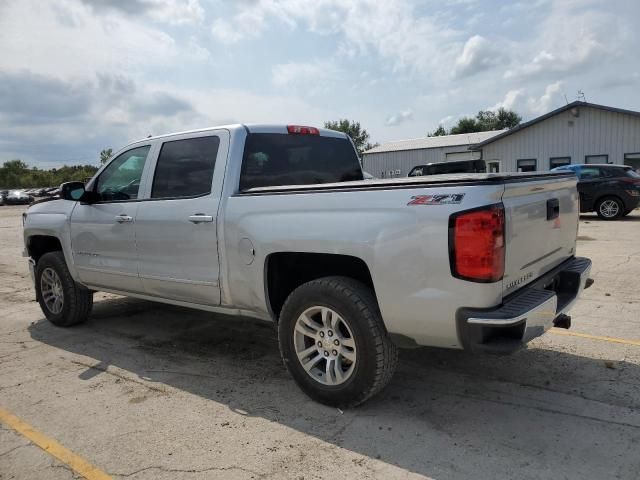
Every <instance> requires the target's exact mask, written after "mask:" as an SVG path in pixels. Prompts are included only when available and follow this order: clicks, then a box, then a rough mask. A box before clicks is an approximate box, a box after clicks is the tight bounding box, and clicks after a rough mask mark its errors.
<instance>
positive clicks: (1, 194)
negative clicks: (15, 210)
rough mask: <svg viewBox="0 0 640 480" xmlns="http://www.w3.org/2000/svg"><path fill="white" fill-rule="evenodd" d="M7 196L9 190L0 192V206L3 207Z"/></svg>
mask: <svg viewBox="0 0 640 480" xmlns="http://www.w3.org/2000/svg"><path fill="white" fill-rule="evenodd" d="M8 194H9V190H0V205H4V199H5V197H6V196H7V195H8Z"/></svg>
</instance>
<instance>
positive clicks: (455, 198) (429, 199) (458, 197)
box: [407, 193, 464, 205]
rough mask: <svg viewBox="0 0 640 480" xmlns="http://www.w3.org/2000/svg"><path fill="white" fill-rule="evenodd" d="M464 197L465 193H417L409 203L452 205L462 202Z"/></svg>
mask: <svg viewBox="0 0 640 480" xmlns="http://www.w3.org/2000/svg"><path fill="white" fill-rule="evenodd" d="M463 198H464V193H449V194H440V195H439V194H436V195H416V196H415V197H411V201H410V202H409V203H407V205H451V204H455V203H461V202H462V199H463Z"/></svg>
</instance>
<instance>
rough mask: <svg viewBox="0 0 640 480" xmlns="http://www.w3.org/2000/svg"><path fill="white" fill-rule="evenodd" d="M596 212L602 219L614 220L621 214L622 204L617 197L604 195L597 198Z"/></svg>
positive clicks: (622, 212)
mask: <svg viewBox="0 0 640 480" xmlns="http://www.w3.org/2000/svg"><path fill="white" fill-rule="evenodd" d="M596 213H597V214H598V216H599V217H600V218H602V219H603V220H616V219H618V218H620V217H622V216H623V214H624V205H623V204H622V201H621V200H620V199H619V198H616V197H604V198H601V199H600V200H598V203H597V204H596Z"/></svg>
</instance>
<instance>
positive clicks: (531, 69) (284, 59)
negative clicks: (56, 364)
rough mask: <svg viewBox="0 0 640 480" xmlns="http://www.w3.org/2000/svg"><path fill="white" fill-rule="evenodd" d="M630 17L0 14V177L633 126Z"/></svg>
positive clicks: (186, 5) (326, 7) (488, 11)
mask: <svg viewBox="0 0 640 480" xmlns="http://www.w3.org/2000/svg"><path fill="white" fill-rule="evenodd" d="M639 18H640V2H639V1H637V0H608V1H606V2H604V1H599V0H598V1H591V0H529V1H523V2H514V1H511V2H507V1H504V2H500V1H484V0H453V1H449V2H446V1H443V0H421V1H419V0H397V1H393V2H392V1H388V2H384V1H376V0H351V1H349V0H340V1H338V0H313V1H307V0H235V1H222V0H184V1H178V0H55V1H46V0H33V1H32V0H0V163H1V162H3V161H6V160H10V159H14V158H20V159H22V160H24V161H26V162H27V163H28V164H29V165H31V166H38V167H40V168H51V167H58V166H61V165H63V164H69V165H71V164H87V163H88V164H97V163H98V161H99V160H98V159H99V152H100V151H101V150H102V149H103V148H108V147H111V148H113V149H114V150H118V149H119V148H121V147H123V146H124V145H126V144H127V143H129V142H131V141H134V140H137V139H140V138H144V137H146V136H148V135H160V134H164V133H170V132H175V131H183V130H189V129H193V128H204V127H209V126H215V125H224V124H229V123H285V124H302V125H313V126H322V124H323V123H324V122H325V121H328V120H337V119H340V118H348V119H351V120H356V121H359V122H360V123H361V125H362V126H363V127H364V128H366V129H367V131H368V132H369V133H370V135H371V140H372V141H374V142H380V143H384V142H385V141H391V140H399V139H405V138H415V137H421V136H425V135H426V134H427V132H430V131H433V130H435V129H436V128H437V127H438V125H440V124H442V125H444V126H445V127H450V126H451V125H452V124H454V123H455V122H456V120H457V119H459V118H460V117H462V116H472V115H475V114H476V113H477V112H478V111H479V110H486V109H497V108H499V107H501V106H503V107H506V108H509V109H513V110H515V111H517V112H518V113H519V114H520V115H522V117H523V118H524V119H525V120H527V119H531V118H534V117H536V116H538V115H540V114H543V113H546V112H548V111H550V110H552V109H554V108H557V107H560V106H562V105H564V104H565V103H566V102H567V101H569V102H571V101H573V100H576V99H577V97H578V95H579V93H578V92H583V93H584V95H585V97H586V100H587V101H589V102H594V103H600V104H604V105H610V106H614V107H619V108H626V109H631V110H640V48H639V47H640V28H638V19H639Z"/></svg>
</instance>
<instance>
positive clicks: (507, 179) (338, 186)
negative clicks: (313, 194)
mask: <svg viewBox="0 0 640 480" xmlns="http://www.w3.org/2000/svg"><path fill="white" fill-rule="evenodd" d="M573 176H575V175H574V174H573V173H572V172H568V173H567V172H536V173H530V172H518V173H506V172H505V173H451V174H443V175H427V176H424V177H405V178H393V179H385V178H382V179H373V180H357V181H351V182H336V183H321V184H310V185H282V186H275V187H259V188H251V189H248V190H244V191H241V192H240V193H239V194H240V195H247V194H249V195H264V194H275V193H296V192H305V193H306V192H310V191H318V192H320V191H348V190H387V189H397V188H416V187H429V186H432V185H433V186H435V185H437V186H443V187H444V186H454V185H455V186H464V185H478V184H504V183H513V182H533V181H538V180H543V179H546V178H549V177H553V178H561V177H573Z"/></svg>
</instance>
